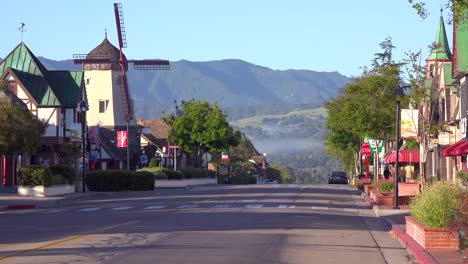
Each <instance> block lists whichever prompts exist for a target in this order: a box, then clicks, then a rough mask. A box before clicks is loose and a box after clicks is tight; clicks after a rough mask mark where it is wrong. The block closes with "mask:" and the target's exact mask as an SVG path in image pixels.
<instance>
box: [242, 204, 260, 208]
mask: <svg viewBox="0 0 468 264" xmlns="http://www.w3.org/2000/svg"><path fill="white" fill-rule="evenodd" d="M245 207H246V208H262V207H263V204H248V205H246V206H245Z"/></svg>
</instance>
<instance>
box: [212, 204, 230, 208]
mask: <svg viewBox="0 0 468 264" xmlns="http://www.w3.org/2000/svg"><path fill="white" fill-rule="evenodd" d="M229 207H231V205H230V204H217V205H215V206H213V208H229Z"/></svg>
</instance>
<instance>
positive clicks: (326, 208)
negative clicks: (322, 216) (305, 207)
mask: <svg viewBox="0 0 468 264" xmlns="http://www.w3.org/2000/svg"><path fill="white" fill-rule="evenodd" d="M312 209H313V210H328V207H325V206H312Z"/></svg>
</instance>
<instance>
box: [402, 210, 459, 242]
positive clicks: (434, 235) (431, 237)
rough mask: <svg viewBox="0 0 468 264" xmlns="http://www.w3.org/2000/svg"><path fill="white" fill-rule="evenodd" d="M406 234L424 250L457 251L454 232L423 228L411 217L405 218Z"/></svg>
mask: <svg viewBox="0 0 468 264" xmlns="http://www.w3.org/2000/svg"><path fill="white" fill-rule="evenodd" d="M405 219H406V233H407V234H408V236H410V237H411V238H412V239H414V240H415V241H416V242H417V243H418V244H419V245H420V246H421V247H423V248H424V249H457V246H458V238H457V233H456V232H450V231H449V230H448V229H447V228H434V227H425V226H423V224H421V223H419V222H418V221H417V220H416V219H414V218H413V217H411V216H405Z"/></svg>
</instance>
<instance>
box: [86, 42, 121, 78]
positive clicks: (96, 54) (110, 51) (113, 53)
mask: <svg viewBox="0 0 468 264" xmlns="http://www.w3.org/2000/svg"><path fill="white" fill-rule="evenodd" d="M103 58H106V59H107V58H109V59H110V61H111V62H112V63H85V65H84V69H85V70H88V71H89V70H111V69H112V70H121V68H120V65H119V60H120V50H119V49H118V48H116V47H115V46H114V45H112V44H111V43H110V42H109V40H108V39H107V36H106V37H105V38H104V40H103V41H102V43H101V44H99V45H98V46H97V47H96V48H94V49H93V50H92V51H90V52H89V53H88V55H86V60H92V59H103ZM123 61H124V65H125V70H127V69H128V61H127V57H125V54H124V55H123Z"/></svg>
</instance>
